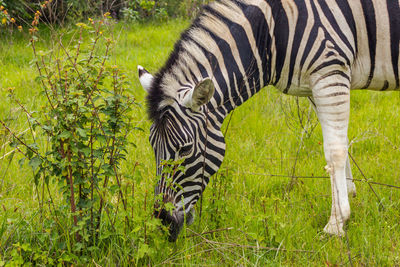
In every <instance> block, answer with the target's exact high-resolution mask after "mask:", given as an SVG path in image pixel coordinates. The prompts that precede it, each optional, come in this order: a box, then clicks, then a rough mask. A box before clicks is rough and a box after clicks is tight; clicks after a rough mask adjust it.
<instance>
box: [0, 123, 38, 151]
mask: <svg viewBox="0 0 400 267" xmlns="http://www.w3.org/2000/svg"><path fill="white" fill-rule="evenodd" d="M0 124H2V125H3V127H4V128H5V129H6V130H7V131H8V132H9V133H10V134H11V135H12V136H13V137H14V138H15V139H17V140H18V142H19V143H20V144H22V145H23V146H25V147H26V148H28V149H29V150H30V151H32V152H33V153H34V154H36V155H37V156H39V157H40V158H43V157H42V156H41V155H40V154H39V153H38V152H37V151H35V150H33V149H32V148H31V147H30V146H28V145H27V144H26V143H25V142H24V141H22V140H21V139H20V138H19V137H18V136H17V135H16V134H15V133H14V132H13V131H11V129H10V128H8V127H7V125H6V124H5V123H4V122H3V121H2V120H0ZM16 149H18V151H19V152H21V153H22V154H23V155H25V153H23V152H22V151H21V150H20V149H19V148H18V147H17V148H16Z"/></svg>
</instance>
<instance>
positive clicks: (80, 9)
mask: <svg viewBox="0 0 400 267" xmlns="http://www.w3.org/2000/svg"><path fill="white" fill-rule="evenodd" d="M208 2H209V0H183V1H180V0H157V1H156V0H113V1H109V0H100V1H97V0H46V1H38V0H0V5H2V6H3V7H5V8H6V9H7V10H8V12H9V13H10V14H9V15H10V16H11V17H13V18H15V20H16V21H17V23H18V24H21V25H23V26H27V25H24V24H26V22H27V21H31V20H32V19H33V14H32V10H40V12H41V13H42V15H43V17H42V21H43V22H46V23H49V24H60V25H64V24H65V23H67V22H73V21H79V20H85V19H87V18H89V17H100V16H102V15H103V14H105V13H107V12H109V13H110V15H111V17H113V18H114V19H125V20H128V21H142V20H149V19H156V20H165V19H167V18H171V17H190V18H192V17H194V16H195V15H196V14H197V13H198V12H199V10H200V8H201V6H202V5H204V4H207V3H208Z"/></svg>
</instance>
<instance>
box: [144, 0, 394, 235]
mask: <svg viewBox="0 0 400 267" xmlns="http://www.w3.org/2000/svg"><path fill="white" fill-rule="evenodd" d="M399 5H400V4H399V1H398V0H386V1H384V0H351V1H350V0H221V1H217V2H215V3H212V4H210V5H208V6H206V7H205V8H204V10H203V12H202V13H201V14H200V16H199V17H198V18H197V19H196V20H195V21H194V23H193V24H192V26H191V27H190V28H189V29H188V30H186V31H185V32H184V33H183V34H182V36H181V39H180V40H179V41H178V42H177V44H176V45H175V48H174V51H173V52H172V54H171V56H170V58H169V59H168V61H167V62H166V64H165V65H164V67H163V68H162V69H161V70H160V71H159V72H158V73H157V74H156V75H155V77H153V76H152V75H150V74H149V73H148V72H147V71H146V70H144V68H142V67H139V76H140V81H141V83H142V85H143V86H144V87H145V89H146V90H147V91H148V93H149V94H148V98H147V100H148V108H149V117H150V119H151V120H153V122H154V124H153V126H152V128H151V134H150V142H151V144H152V146H153V147H154V151H155V154H156V160H157V166H158V167H157V168H158V169H157V174H159V175H161V176H162V178H161V180H160V182H159V183H158V185H157V188H156V194H160V193H163V194H165V195H166V197H164V200H165V201H168V202H171V203H172V204H173V205H174V206H175V210H174V211H173V212H172V213H169V212H166V211H163V212H162V213H160V214H161V217H162V219H163V220H164V221H166V223H169V224H171V240H174V239H176V237H177V235H178V233H179V229H180V227H181V226H182V223H183V218H184V214H185V213H187V214H190V218H192V213H191V210H192V207H193V205H194V204H195V203H196V201H197V200H198V199H199V197H200V195H201V193H202V190H203V189H204V188H205V186H206V185H207V183H208V181H209V178H210V176H211V175H213V174H214V173H215V172H216V171H217V170H218V168H219V167H220V165H221V163H222V160H223V157H224V152H225V143H224V138H223V135H222V133H221V131H220V127H221V125H222V122H223V120H224V118H225V117H226V116H227V115H228V114H229V112H230V111H232V110H233V109H234V108H236V107H237V106H239V105H241V104H242V103H243V102H244V101H246V100H247V99H249V98H250V97H251V96H253V95H254V94H256V93H257V92H258V91H259V90H260V89H261V88H263V87H265V86H267V85H274V86H275V87H276V88H277V89H278V90H280V91H282V92H283V93H285V94H290V95H296V96H307V97H309V98H310V100H311V102H312V104H313V105H314V107H315V110H316V112H317V115H318V117H319V120H320V122H321V126H322V130H323V136H324V151H325V157H326V160H327V167H326V168H327V171H328V172H329V173H330V175H331V182H332V213H331V218H330V220H329V222H328V224H327V226H326V227H325V231H326V232H327V233H330V234H337V235H341V234H342V233H343V229H342V227H343V223H344V222H345V221H346V220H347V218H348V217H349V215H350V206H349V202H348V197H347V194H348V193H350V192H353V193H354V192H355V187H354V184H353V183H352V181H351V180H350V181H348V182H346V177H348V178H349V177H350V178H351V171H350V164H349V162H348V159H347V127H348V120H349V112H350V90H351V89H371V90H383V91H384V90H399V86H400V85H399V75H400V73H399V65H400V64H399V63H400V61H399V60H400V59H399V51H400V47H399V41H400V19H399V14H400V7H399ZM181 158H184V162H183V165H184V166H185V167H186V169H187V171H186V172H185V173H183V172H177V173H176V174H175V175H173V177H170V178H171V179H172V185H171V186H166V183H165V179H166V177H164V176H163V175H162V165H161V161H162V160H170V159H173V160H178V159H181ZM178 185H179V186H178ZM171 187H174V188H175V189H174V190H172V189H171Z"/></svg>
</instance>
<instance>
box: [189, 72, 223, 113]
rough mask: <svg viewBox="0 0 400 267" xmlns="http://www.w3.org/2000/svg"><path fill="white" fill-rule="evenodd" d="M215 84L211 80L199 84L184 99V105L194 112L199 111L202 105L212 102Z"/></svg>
mask: <svg viewBox="0 0 400 267" xmlns="http://www.w3.org/2000/svg"><path fill="white" fill-rule="evenodd" d="M214 90H215V89H214V83H213V82H212V80H211V79H210V78H206V79H204V80H202V81H201V82H199V83H198V84H197V85H196V86H195V87H194V88H193V90H190V92H189V93H188V94H187V95H186V96H185V98H184V99H183V105H184V106H185V107H187V108H190V109H192V110H193V111H198V110H199V108H200V107H201V106H202V105H205V104H207V103H208V101H210V99H211V98H212V97H213V95H214Z"/></svg>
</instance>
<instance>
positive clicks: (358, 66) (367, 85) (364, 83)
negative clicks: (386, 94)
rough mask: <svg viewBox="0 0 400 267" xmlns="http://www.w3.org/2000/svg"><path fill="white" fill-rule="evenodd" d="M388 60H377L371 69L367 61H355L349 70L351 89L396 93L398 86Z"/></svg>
mask: <svg viewBox="0 0 400 267" xmlns="http://www.w3.org/2000/svg"><path fill="white" fill-rule="evenodd" d="M390 59H391V58H390V57H389V60H387V61H384V60H380V59H377V60H376V61H375V64H374V67H373V68H372V67H371V63H370V60H369V59H365V60H363V59H356V60H355V61H354V64H353V66H352V70H351V73H352V75H351V89H368V90H374V91H398V90H399V86H398V82H396V75H395V73H394V68H393V65H392V64H391V61H390ZM398 66H400V62H399V64H398ZM398 68H399V69H400V67H398ZM398 76H399V75H398Z"/></svg>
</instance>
